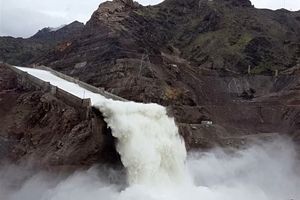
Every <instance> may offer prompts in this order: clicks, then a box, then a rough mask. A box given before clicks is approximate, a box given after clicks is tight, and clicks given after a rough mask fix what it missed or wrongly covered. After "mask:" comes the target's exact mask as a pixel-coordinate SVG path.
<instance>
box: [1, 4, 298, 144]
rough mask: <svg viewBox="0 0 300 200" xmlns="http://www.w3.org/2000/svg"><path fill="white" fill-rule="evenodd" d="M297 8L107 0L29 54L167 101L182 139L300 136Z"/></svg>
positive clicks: (90, 79)
mask: <svg viewBox="0 0 300 200" xmlns="http://www.w3.org/2000/svg"><path fill="white" fill-rule="evenodd" d="M299 14H300V13H299V12H289V11H287V10H277V11H271V10H259V9H255V8H254V7H253V6H252V5H251V3H250V1H248V0H200V1H199V0H197V1H196V0H184V1H183V0H166V1H164V2H163V3H161V4H159V5H156V6H147V7H143V6H141V5H139V4H137V3H135V2H133V1H131V0H126V1H125V0H113V1H110V2H105V3H103V4H101V5H100V6H99V8H98V9H97V10H96V11H95V12H94V13H93V15H92V17H91V19H90V20H89V21H88V22H87V24H86V25H85V26H84V27H83V28H82V30H81V31H80V33H78V35H76V36H75V37H73V38H71V39H66V40H64V41H63V42H61V43H59V44H57V45H55V47H53V48H49V49H51V51H49V52H47V54H43V53H41V54H39V55H40V56H39V57H38V58H37V57H36V56H35V57H34V58H33V59H30V63H31V64H43V65H46V66H49V67H52V68H53V69H55V70H58V71H61V72H63V73H66V74H68V75H70V76H73V77H76V78H79V79H80V80H82V81H85V82H87V83H89V84H92V85H95V86H97V87H103V88H105V89H106V90H108V91H110V92H112V93H114V94H116V95H119V96H121V97H124V98H126V99H129V100H134V101H138V102H155V103H159V104H162V105H164V106H167V107H169V108H170V110H171V112H172V113H173V115H174V116H175V119H176V121H177V123H178V124H179V126H180V130H181V134H182V135H183V136H184V138H185V141H186V144H187V147H188V149H192V148H211V147H213V146H214V145H221V146H227V145H229V146H239V145H241V144H244V143H245V141H246V140H248V139H249V138H250V139H251V138H253V135H260V136H262V137H267V136H269V135H274V134H289V135H292V137H293V138H294V139H295V140H299V131H298V130H299V116H300V110H299V105H300V102H299V100H298V97H297V96H298V95H299V85H300V83H299V78H298V76H297V75H299V72H300V70H299V69H300V65H299V64H300V20H299V19H300V15H299ZM11 40H12V41H14V42H16V41H17V40H20V41H23V40H21V39H12V38H11ZM2 55H4V56H7V55H10V53H6V52H4V53H3V54H2ZM11 58H13V59H16V60H19V61H20V63H22V62H23V63H25V62H24V60H23V61H21V58H20V57H18V56H16V55H15V54H14V55H13V56H11ZM26 63H28V62H27V61H26ZM26 63H25V64H26ZM276 71H278V73H279V76H278V77H274V75H275V74H276ZM248 73H249V74H248ZM203 121H212V122H213V125H207V124H203V123H202V122H203Z"/></svg>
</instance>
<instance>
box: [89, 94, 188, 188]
mask: <svg viewBox="0 0 300 200" xmlns="http://www.w3.org/2000/svg"><path fill="white" fill-rule="evenodd" d="M94 107H97V108H99V110H100V111H101V112H102V113H103V114H104V117H105V121H106V122H107V124H108V126H109V127H111V129H112V134H113V136H114V137H116V138H117V139H118V144H117V150H118V152H119V153H120V155H121V159H122V163H123V165H124V166H125V168H126V169H127V172H128V174H127V176H128V182H129V184H130V185H135V184H140V185H148V186H151V185H156V186H158V185H173V184H181V183H182V182H184V178H185V174H184V173H185V171H184V162H185V159H186V150H185V146H184V142H183V140H182V139H181V138H180V137H179V134H178V128H177V126H176V124H175V122H174V119H173V118H170V117H168V116H167V112H166V109H165V108H164V107H162V106H159V105H157V104H139V103H134V102H118V101H112V100H108V101H99V102H98V103H95V104H94Z"/></svg>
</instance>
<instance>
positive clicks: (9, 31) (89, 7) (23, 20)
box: [0, 0, 300, 37]
mask: <svg viewBox="0 0 300 200" xmlns="http://www.w3.org/2000/svg"><path fill="white" fill-rule="evenodd" d="M103 1H104V0H88V1H82V0H63V1H62V0H43V1H41V0H0V36H6V35H10V36H14V37H29V36H31V35H33V34H34V33H35V32H37V30H40V29H42V28H44V27H48V26H49V27H58V26H60V25H62V24H68V23H71V22H72V21H75V20H78V21H81V22H86V21H87V20H88V19H89V18H90V16H91V14H92V13H93V11H94V10H95V9H96V8H97V7H98V5H99V4H100V3H101V2H103ZM161 1H162V0H138V2H139V3H141V4H143V5H149V4H151V5H153V4H157V3H160V2H161ZM284 1H285V4H284ZM252 2H253V3H254V5H255V6H256V7H258V8H271V9H278V8H282V7H283V6H284V5H285V7H286V8H287V9H292V10H299V9H300V1H296V0H252Z"/></svg>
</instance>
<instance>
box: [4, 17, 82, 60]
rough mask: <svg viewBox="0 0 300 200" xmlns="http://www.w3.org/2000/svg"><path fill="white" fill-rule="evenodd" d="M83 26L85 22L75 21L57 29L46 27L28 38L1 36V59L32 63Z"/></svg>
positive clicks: (78, 31) (75, 34)
mask: <svg viewBox="0 0 300 200" xmlns="http://www.w3.org/2000/svg"><path fill="white" fill-rule="evenodd" d="M83 27H84V24H83V23H80V22H78V21H75V22H72V23H71V24H68V25H66V26H64V27H62V28H61V29H58V30H55V31H52V30H51V29H50V28H44V29H42V30H40V31H38V32H37V33H36V34H35V35H33V36H32V37H30V38H27V39H24V38H13V37H0V61H2V62H7V63H12V64H15V65H26V64H30V63H32V62H33V61H34V60H35V59H36V58H38V57H40V56H42V55H46V54H47V52H48V51H50V50H52V49H53V48H55V47H56V45H58V44H59V43H60V42H62V41H65V40H67V39H72V38H75V37H77V36H78V35H79V34H80V33H81V31H82V30H83Z"/></svg>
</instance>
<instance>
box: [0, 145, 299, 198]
mask: <svg viewBox="0 0 300 200" xmlns="http://www.w3.org/2000/svg"><path fill="white" fill-rule="evenodd" d="M186 172H187V174H186V176H187V178H188V179H189V180H190V181H191V182H185V183H183V184H182V185H177V186H173V185H172V186H166V187H163V186H156V185H153V186H150V187H149V186H146V185H130V186H128V185H127V183H126V182H127V180H126V176H125V175H124V171H122V170H120V171H118V170H113V169H111V168H108V167H103V166H102V167H99V166H94V167H92V168H91V169H89V170H86V171H78V172H75V173H73V174H72V175H69V176H65V177H63V176H61V175H60V176H59V175H55V174H49V173H46V172H41V171H40V172H36V171H33V170H29V169H26V168H24V167H21V166H13V165H7V166H3V167H1V169H0V199H3V200H4V199H5V200H69V199H72V200H82V199H85V200H95V199H106V200H116V199H117V200H183V199H189V200H194V199H195V200H196V199H202V200H248V199H249V200H250V199H251V200H253V199H255V200H291V199H294V200H297V199H299V198H300V191H299V188H300V178H299V175H300V172H299V160H298V159H297V153H296V151H295V148H294V146H293V144H292V142H291V141H289V140H286V139H280V140H276V141H273V142H264V143H260V144H255V145H251V146H250V147H248V148H246V149H244V150H239V151H226V152H225V151H223V150H222V149H214V150H212V151H209V152H192V153H190V154H189V155H188V157H187V161H186Z"/></svg>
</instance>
